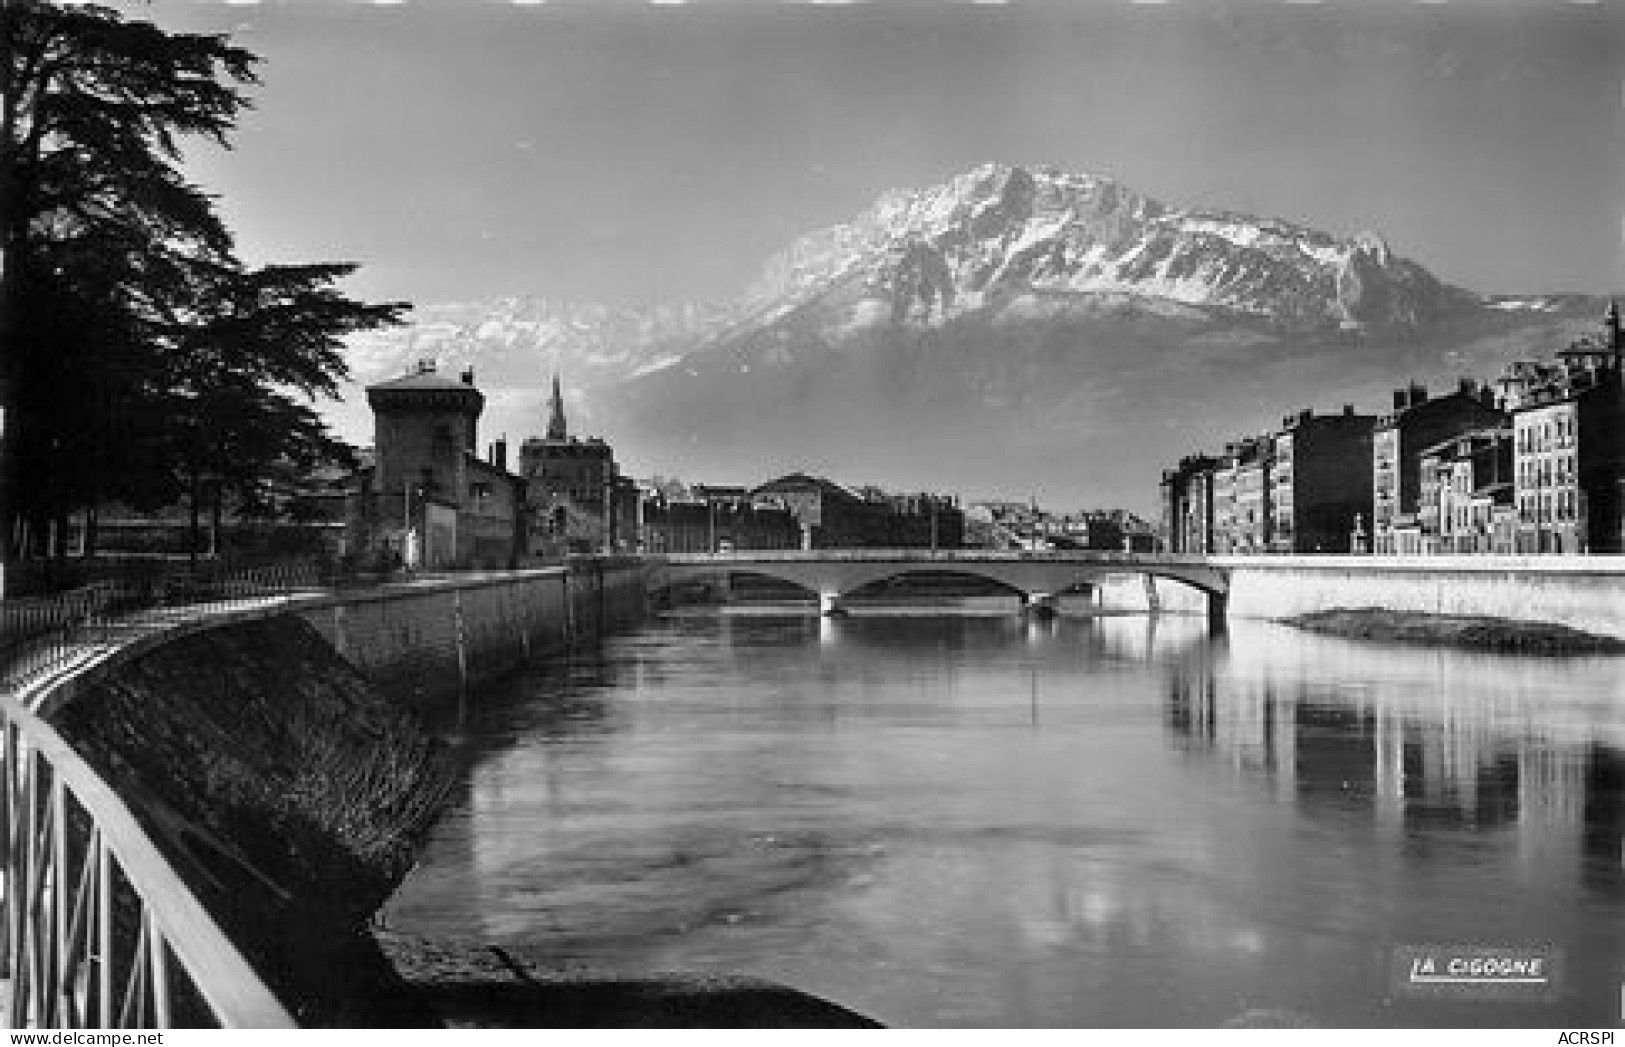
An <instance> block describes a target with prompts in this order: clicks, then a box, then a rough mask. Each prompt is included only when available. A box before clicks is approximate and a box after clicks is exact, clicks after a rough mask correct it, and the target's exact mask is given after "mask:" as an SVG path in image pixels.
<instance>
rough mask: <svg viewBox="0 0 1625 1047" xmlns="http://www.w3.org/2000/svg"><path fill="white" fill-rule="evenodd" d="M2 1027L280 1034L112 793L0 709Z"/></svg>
mask: <svg viewBox="0 0 1625 1047" xmlns="http://www.w3.org/2000/svg"><path fill="white" fill-rule="evenodd" d="M0 735H3V737H0V841H3V842H4V845H5V853H4V855H3V856H0V964H3V965H4V966H3V968H0V976H3V977H4V978H6V979H7V980H8V984H7V986H6V990H5V993H4V1000H3V1003H4V1006H5V1015H4V1018H5V1024H6V1025H7V1026H10V1027H12V1028H18V1027H40V1026H44V1027H55V1028H131V1027H147V1028H165V1027H169V1026H171V1025H177V1024H178V1025H210V1024H213V1025H218V1026H221V1027H226V1028H292V1027H293V1026H294V1021H293V1019H292V1017H290V1016H289V1014H288V1012H287V1011H286V1010H285V1009H284V1008H283V1007H282V1005H281V1004H280V1003H279V1002H278V1001H277V1000H276V998H275V997H274V996H273V995H272V994H271V992H270V990H268V989H267V988H266V987H265V985H264V983H263V982H261V980H260V978H259V976H258V975H257V974H256V973H255V972H254V970H253V968H252V967H250V966H249V964H248V962H247V961H246V960H244V959H243V957H242V955H241V954H240V953H239V952H238V951H237V949H236V947H235V946H234V945H232V943H231V941H230V940H229V939H228V938H227V937H226V936H225V934H224V933H223V932H222V931H221V930H220V928H219V927H218V926H217V925H216V924H215V922H214V920H213V919H212V918H211V917H210V916H209V914H208V912H207V911H206V910H205V909H204V908H203V906H202V905H201V904H200V903H199V902H198V901H197V899H196V898H194V897H193V895H192V893H191V891H190V890H188V889H187V887H186V885H185V882H184V881H183V880H182V879H181V877H180V876H179V875H178V874H177V873H176V872H175V870H174V869H173V868H172V867H171V866H170V865H169V863H168V862H167V861H166V860H165V859H164V857H163V855H162V854H161V853H160V852H159V851H158V849H157V848H156V847H155V846H154V845H153V844H152V842H151V841H150V840H149V839H148V838H147V836H146V833H145V832H143V831H142V828H141V826H140V825H139V824H138V823H137V822H136V820H135V818H134V817H133V816H132V815H131V813H130V811H129V809H128V808H126V807H125V805H124V803H123V801H122V800H120V799H119V797H118V795H117V794H115V793H114V792H113V790H112V789H111V788H109V787H108V786H107V784H106V783H104V782H103V781H102V780H101V778H100V777H99V776H98V775H97V774H96V773H95V771H94V770H93V769H92V768H91V767H90V766H89V765H87V764H86V763H85V762H84V761H83V760H82V759H80V757H79V756H78V754H76V753H75V752H74V751H73V749H72V748H71V747H70V746H69V745H68V744H67V742H66V741H64V740H63V739H62V738H61V736H60V735H58V734H57V733H56V732H55V731H54V730H53V729H52V728H51V726H50V725H49V724H47V723H45V722H44V721H43V720H41V719H39V718H38V717H36V716H35V715H34V714H33V713H31V712H29V711H28V710H27V709H25V708H23V707H22V706H21V705H19V704H17V703H16V702H13V701H10V700H9V699H8V700H0Z"/></svg>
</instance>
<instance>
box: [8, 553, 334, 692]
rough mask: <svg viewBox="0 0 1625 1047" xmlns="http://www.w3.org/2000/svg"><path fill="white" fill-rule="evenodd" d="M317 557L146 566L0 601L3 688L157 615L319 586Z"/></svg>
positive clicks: (13, 687)
mask: <svg viewBox="0 0 1625 1047" xmlns="http://www.w3.org/2000/svg"><path fill="white" fill-rule="evenodd" d="M324 580H325V579H324V578H323V577H322V574H321V571H320V570H319V567H318V565H317V563H316V562H315V561H314V560H297V561H290V562H287V563H277V564H268V565H262V566H255V567H245V568H239V569H235V570H222V569H219V568H217V567H213V566H211V567H209V568H205V569H202V570H196V571H193V570H188V571H168V572H164V571H142V572H130V573H127V574H124V575H121V576H116V577H108V578H105V579H103V580H100V581H95V582H91V583H89V584H87V585H83V586H81V587H79V588H77V589H74V590H71V591H69V592H66V593H60V594H57V595H55V596H42V597H33V598H27V599H21V600H0V691H5V692H11V691H14V690H16V689H17V688H19V687H20V686H22V684H23V683H25V682H26V681H28V680H30V679H34V678H37V677H38V676H40V675H42V674H45V673H50V672H52V671H55V670H56V669H58V668H60V667H61V666H63V665H65V664H66V663H67V662H69V661H71V660H72V659H73V658H74V657H76V656H77V655H79V654H80V653H82V652H83V651H85V650H86V648H87V647H96V646H102V645H106V644H108V643H111V642H114V638H115V637H116V635H118V634H119V633H121V632H123V631H125V630H127V629H128V628H130V627H131V626H134V625H139V624H140V623H141V621H142V619H143V618H144V617H147V618H151V617H154V616H153V614H152V612H159V611H166V610H171V609H177V608H185V609H187V610H188V611H189V612H192V613H195V614H208V613H211V612H214V611H219V610H224V609H227V608H229V607H230V606H232V605H234V604H240V603H241V602H243V601H245V600H252V599H257V598H265V597H272V596H282V595H287V594H288V593H291V592H294V591H297V590H301V589H308V588H311V587H314V586H316V585H319V584H321V583H322V582H323V581H324Z"/></svg>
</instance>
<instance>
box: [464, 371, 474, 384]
mask: <svg viewBox="0 0 1625 1047" xmlns="http://www.w3.org/2000/svg"><path fill="white" fill-rule="evenodd" d="M463 384H464V385H473V384H474V368H472V367H468V368H466V369H464V371H463Z"/></svg>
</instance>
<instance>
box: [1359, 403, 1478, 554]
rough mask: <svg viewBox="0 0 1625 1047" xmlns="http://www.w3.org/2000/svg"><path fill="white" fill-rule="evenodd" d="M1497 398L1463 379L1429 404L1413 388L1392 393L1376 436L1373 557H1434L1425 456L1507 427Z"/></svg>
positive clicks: (1372, 495) (1374, 443)
mask: <svg viewBox="0 0 1625 1047" xmlns="http://www.w3.org/2000/svg"><path fill="white" fill-rule="evenodd" d="M1506 420H1507V419H1506V415H1505V414H1503V413H1502V412H1501V411H1500V410H1499V409H1498V408H1497V407H1496V405H1495V396H1494V393H1493V392H1492V391H1491V390H1490V389H1489V388H1487V387H1486V388H1483V389H1480V388H1479V387H1478V385H1477V383H1475V382H1473V381H1471V380H1469V379H1463V380H1462V382H1461V384H1460V385H1459V386H1458V388H1457V389H1456V391H1455V392H1452V393H1450V394H1449V395H1447V396H1441V397H1437V398H1431V399H1430V398H1429V397H1428V392H1427V389H1426V388H1424V387H1423V386H1420V385H1417V384H1415V383H1412V384H1411V385H1410V386H1409V387H1408V388H1405V389H1399V390H1396V391H1395V392H1394V409H1393V411H1392V412H1391V413H1389V414H1387V415H1384V416H1383V417H1382V418H1381V419H1380V420H1378V422H1377V424H1376V427H1375V428H1374V429H1373V431H1372V438H1371V452H1372V472H1371V517H1372V518H1371V542H1372V551H1373V552H1375V553H1379V554H1388V555H1421V554H1423V553H1426V552H1429V551H1431V548H1430V546H1431V544H1433V543H1434V541H1435V539H1436V536H1434V535H1430V534H1429V533H1427V532H1426V531H1425V530H1424V527H1423V522H1422V521H1423V513H1422V511H1421V493H1422V472H1421V469H1422V452H1423V451H1424V450H1426V449H1428V448H1431V447H1433V446H1434V445H1436V444H1438V443H1440V442H1442V441H1444V440H1447V439H1450V438H1451V437H1455V436H1459V435H1461V434H1462V433H1466V432H1470V431H1472V430H1475V429H1486V428H1489V429H1494V428H1499V427H1501V426H1502V425H1504V424H1505V423H1506Z"/></svg>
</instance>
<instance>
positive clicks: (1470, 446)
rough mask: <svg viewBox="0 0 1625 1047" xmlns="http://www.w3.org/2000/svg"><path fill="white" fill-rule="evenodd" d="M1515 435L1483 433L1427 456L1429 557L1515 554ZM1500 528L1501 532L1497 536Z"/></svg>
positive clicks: (1423, 468) (1423, 467) (1424, 523)
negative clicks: (1511, 536) (1510, 527)
mask: <svg viewBox="0 0 1625 1047" xmlns="http://www.w3.org/2000/svg"><path fill="white" fill-rule="evenodd" d="M1512 439H1513V437H1512V430H1511V429H1509V428H1504V429H1478V430H1473V431H1470V432H1466V433H1462V434H1461V435H1460V436H1455V437H1452V438H1450V439H1448V440H1445V441H1443V442H1441V443H1438V444H1435V445H1434V446H1432V447H1429V448H1427V449H1425V450H1424V451H1423V452H1422V458H1421V463H1420V467H1419V475H1420V477H1421V485H1422V486H1421V493H1420V495H1419V497H1418V512H1417V516H1418V520H1417V522H1418V525H1419V526H1420V528H1421V531H1422V534H1423V535H1425V536H1426V539H1425V545H1426V546H1427V548H1428V551H1430V552H1435V553H1493V552H1512V551H1513V549H1512V546H1511V542H1510V541H1509V540H1508V537H1507V534H1506V532H1505V528H1506V520H1507V518H1508V516H1509V514H1510V513H1511V511H1512V504H1513V482H1512V469H1513V461H1512ZM1498 525H1499V531H1498Z"/></svg>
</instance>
